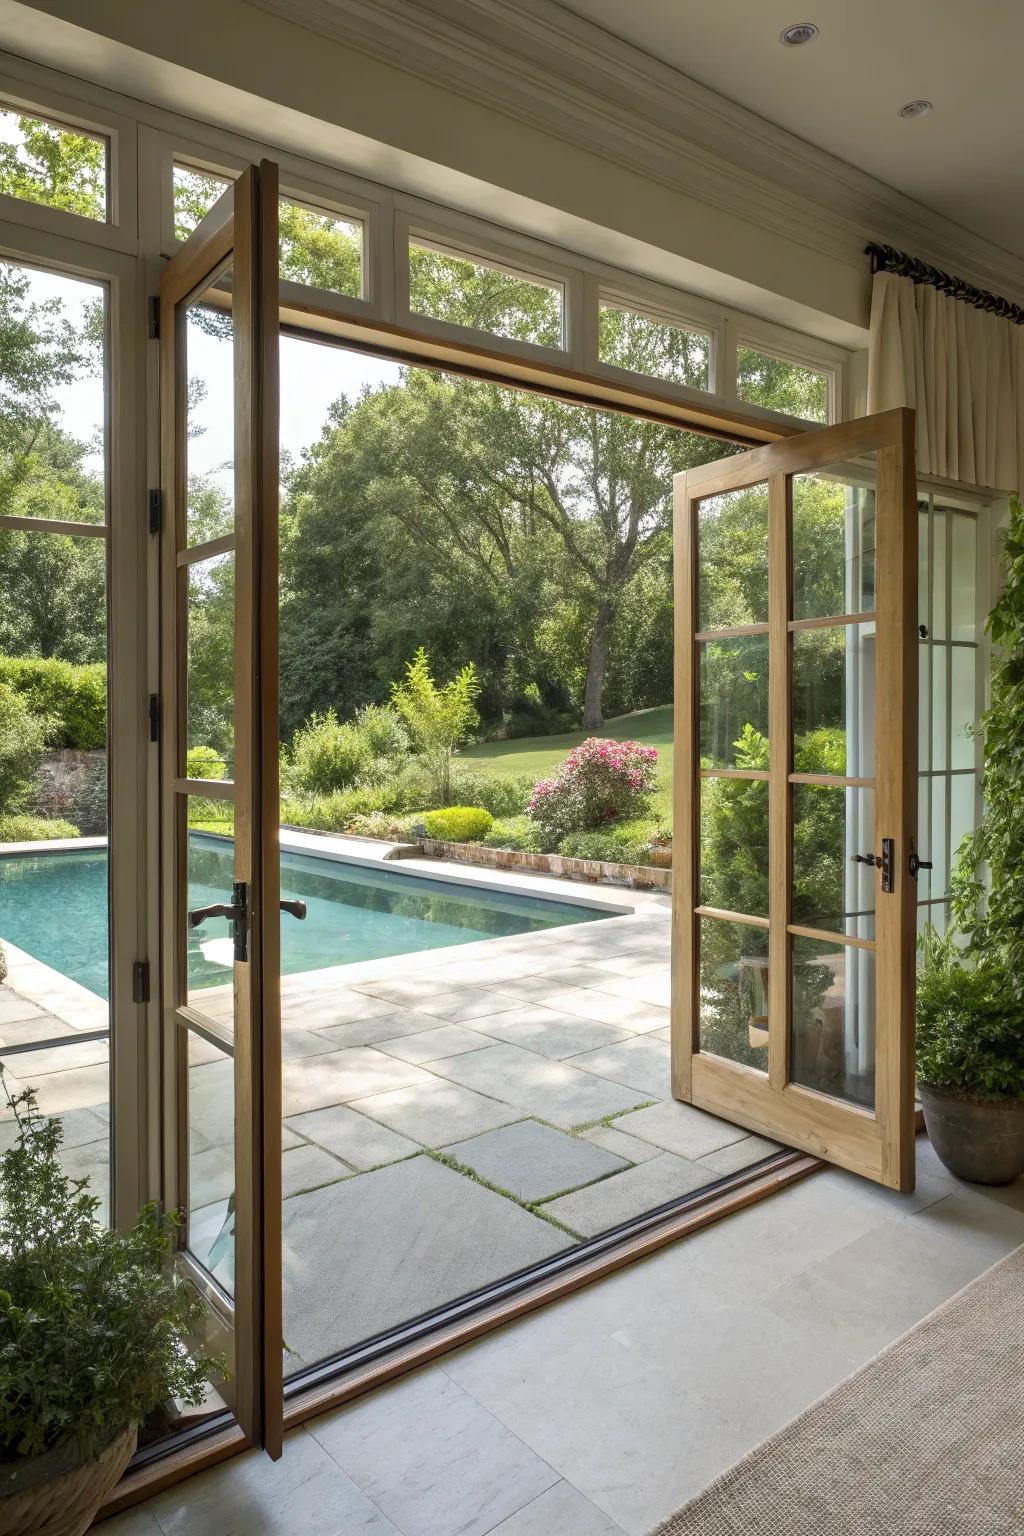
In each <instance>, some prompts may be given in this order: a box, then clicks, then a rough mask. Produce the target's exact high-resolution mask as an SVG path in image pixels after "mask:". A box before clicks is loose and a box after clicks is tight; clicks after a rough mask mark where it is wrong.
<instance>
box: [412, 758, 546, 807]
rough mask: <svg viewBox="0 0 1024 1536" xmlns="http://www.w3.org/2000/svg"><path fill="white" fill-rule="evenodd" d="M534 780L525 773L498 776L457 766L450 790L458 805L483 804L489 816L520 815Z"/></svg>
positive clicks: (528, 799) (527, 800) (528, 798)
mask: <svg viewBox="0 0 1024 1536" xmlns="http://www.w3.org/2000/svg"><path fill="white" fill-rule="evenodd" d="M534 782H535V781H534V779H533V777H532V775H530V774H526V773H517V774H510V775H509V776H508V778H501V777H499V776H498V775H497V774H492V773H479V772H475V771H474V770H473V769H472V768H457V769H456V771H455V773H454V774H453V775H452V794H453V796H454V797H455V798H456V799H457V800H458V801H459V803H460V804H461V805H482V806H483V808H484V810H485V811H490V813H491V815H492V816H520V815H522V813H523V812H524V811H525V810H526V807H527V806H528V805H529V803H530V796H531V795H532V794H533V786H534ZM424 803H425V802H424Z"/></svg>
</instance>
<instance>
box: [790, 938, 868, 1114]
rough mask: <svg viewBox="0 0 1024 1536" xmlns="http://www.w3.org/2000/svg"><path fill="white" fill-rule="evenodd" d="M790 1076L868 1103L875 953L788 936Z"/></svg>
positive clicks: (840, 1096)
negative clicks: (791, 1000) (790, 1006)
mask: <svg viewBox="0 0 1024 1536" xmlns="http://www.w3.org/2000/svg"><path fill="white" fill-rule="evenodd" d="M790 942H791V945H792V950H791V953H792V986H793V1004H792V1007H793V1018H792V1032H791V1051H792V1065H791V1071H792V1080H793V1081H794V1082H796V1083H800V1084H801V1085H802V1086H803V1087H805V1088H815V1089H817V1090H818V1092H819V1093H827V1094H830V1095H831V1096H832V1097H834V1098H840V1099H849V1100H851V1101H852V1102H853V1103H855V1104H862V1105H864V1106H866V1107H867V1108H871V1107H873V1105H874V1099H875V955H874V951H873V950H869V949H861V948H859V947H858V948H852V947H850V946H848V945H845V944H840V943H839V942H838V941H836V942H835V943H832V942H831V941H822V940H819V939H803V938H793V939H791V941H790Z"/></svg>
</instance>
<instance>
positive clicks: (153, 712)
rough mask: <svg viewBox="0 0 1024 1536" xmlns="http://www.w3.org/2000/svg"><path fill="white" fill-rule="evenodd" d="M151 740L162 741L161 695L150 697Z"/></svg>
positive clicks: (152, 694)
mask: <svg viewBox="0 0 1024 1536" xmlns="http://www.w3.org/2000/svg"><path fill="white" fill-rule="evenodd" d="M149 739H150V741H159V740H160V695H159V694H158V693H151V694H150V696H149Z"/></svg>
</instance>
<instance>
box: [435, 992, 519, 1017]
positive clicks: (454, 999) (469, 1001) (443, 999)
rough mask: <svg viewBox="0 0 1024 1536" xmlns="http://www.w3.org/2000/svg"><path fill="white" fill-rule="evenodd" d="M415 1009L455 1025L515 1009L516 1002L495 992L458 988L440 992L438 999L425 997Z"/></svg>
mask: <svg viewBox="0 0 1024 1536" xmlns="http://www.w3.org/2000/svg"><path fill="white" fill-rule="evenodd" d="M416 1007H417V1008H418V1009H419V1011H420V1013H429V1014H432V1015H433V1016H434V1017H435V1018H439V1019H447V1020H448V1021H449V1023H452V1024H456V1023H465V1021H466V1020H467V1019H476V1018H479V1017H480V1016H481V1015H485V1014H492V1013H500V1012H501V1011H502V1010H503V1009H509V1008H515V1007H516V1001H515V999H514V998H511V997H502V996H500V995H499V994H498V993H497V992H481V991H480V989H479V988H478V987H460V988H459V989H458V991H455V992H442V993H441V994H440V995H439V996H438V997H425V998H423V1000H422V1001H421V1002H419V1003H417V1004H416Z"/></svg>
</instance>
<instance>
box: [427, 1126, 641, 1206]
mask: <svg viewBox="0 0 1024 1536" xmlns="http://www.w3.org/2000/svg"><path fill="white" fill-rule="evenodd" d="M447 1150H448V1152H449V1153H450V1155H451V1156H452V1157H454V1158H456V1159H457V1160H458V1161H459V1162H460V1163H465V1165H466V1167H467V1168H472V1169H473V1172H474V1173H478V1174H479V1175H480V1177H481V1178H483V1179H486V1180H487V1181H488V1183H490V1184H497V1185H498V1187H499V1188H500V1189H507V1190H508V1192H509V1194H510V1195H514V1196H515V1197H516V1199H517V1200H525V1201H528V1202H533V1201H535V1200H548V1199H550V1198H551V1197H552V1196H553V1195H557V1194H560V1193H562V1192H563V1191H565V1190H570V1189H576V1188H578V1187H579V1186H580V1185H581V1184H590V1183H592V1182H593V1181H594V1180H595V1179H601V1178H604V1177H605V1176H606V1175H608V1174H614V1173H617V1172H618V1171H619V1170H620V1169H622V1168H628V1167H629V1164H628V1163H627V1162H625V1161H624V1159H623V1158H621V1157H615V1156H614V1155H613V1154H612V1153H610V1152H605V1151H603V1150H602V1149H601V1148H600V1147H596V1146H592V1145H591V1143H590V1142H588V1141H584V1140H583V1139H582V1138H580V1137H576V1136H567V1135H565V1133H564V1132H563V1131H555V1130H552V1129H551V1127H550V1126H549V1125H540V1124H538V1122H537V1121H536V1120H520V1121H519V1123H518V1125H507V1126H504V1127H503V1128H502V1129H501V1130H497V1131H487V1132H486V1133H485V1134H484V1135H483V1136H474V1137H473V1138H472V1140H470V1141H457V1142H455V1144H454V1145H453V1146H450V1147H448V1149H447Z"/></svg>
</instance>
